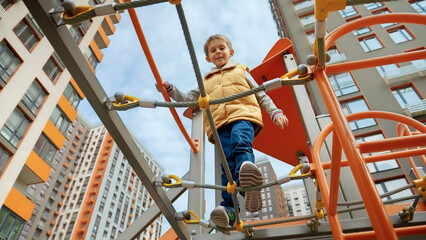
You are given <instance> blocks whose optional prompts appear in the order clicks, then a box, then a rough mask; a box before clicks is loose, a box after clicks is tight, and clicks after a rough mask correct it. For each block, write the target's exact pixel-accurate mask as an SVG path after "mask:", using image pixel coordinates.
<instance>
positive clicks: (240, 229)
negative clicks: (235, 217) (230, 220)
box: [234, 221, 244, 232]
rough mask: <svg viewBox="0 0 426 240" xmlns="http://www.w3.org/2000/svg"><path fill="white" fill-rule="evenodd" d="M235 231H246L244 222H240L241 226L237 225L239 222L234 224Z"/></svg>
mask: <svg viewBox="0 0 426 240" xmlns="http://www.w3.org/2000/svg"><path fill="white" fill-rule="evenodd" d="M234 226H235V229H236V230H237V231H239V232H242V231H243V229H244V223H243V221H240V224H237V222H235V223H234Z"/></svg>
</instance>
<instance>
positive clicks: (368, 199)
mask: <svg viewBox="0 0 426 240" xmlns="http://www.w3.org/2000/svg"><path fill="white" fill-rule="evenodd" d="M389 22H400V23H415V24H426V16H425V15H420V14H411V13H394V14H384V15H374V16H370V17H365V18H361V19H358V20H354V21H351V22H349V23H347V24H344V25H342V26H341V27H339V28H337V29H335V30H334V31H332V32H331V33H330V34H329V35H328V36H327V37H326V40H325V50H327V49H328V48H329V47H330V46H331V45H332V44H333V43H334V41H336V40H337V39H338V38H340V37H342V36H343V35H345V34H346V33H349V32H352V31H354V30H356V29H359V28H363V27H367V26H370V25H374V24H382V23H389ZM425 58H426V50H420V51H416V52H408V53H401V54H395V55H391V56H384V57H378V58H372V59H367V60H358V61H353V62H346V63H341V64H335V65H332V66H328V67H326V68H322V69H320V68H317V69H315V70H314V77H315V78H316V80H317V82H318V87H319V89H320V91H321V94H322V96H323V98H324V101H325V103H326V106H327V109H328V111H329V114H330V118H331V120H332V124H330V125H329V126H328V127H327V128H325V129H324V130H323V131H322V132H321V133H320V135H319V136H318V138H317V139H316V141H315V143H314V146H313V149H312V155H313V156H312V160H313V167H314V169H315V175H316V179H317V180H318V184H319V186H320V189H321V194H322V196H323V200H324V203H325V208H326V210H327V213H328V217H329V221H330V226H331V229H332V233H333V237H334V238H335V239H355V238H356V239H372V238H373V237H374V238H377V239H386V240H388V239H398V235H411V234H416V233H418V231H419V229H421V230H420V231H424V229H425V227H414V228H413V227H403V228H398V229H394V227H393V225H392V223H391V221H390V218H389V217H388V214H387V213H386V210H385V208H384V205H383V202H382V200H381V197H380V195H379V193H378V191H377V189H376V187H375V184H374V181H373V179H372V176H371V174H370V172H369V170H368V168H367V165H366V163H367V162H375V161H382V160H387V159H394V158H401V157H409V158H411V157H413V156H419V155H420V156H421V157H422V159H423V163H425V162H426V160H425V158H424V156H422V155H424V154H426V148H424V147H423V148H420V147H421V146H422V145H423V146H424V145H426V126H424V125H423V124H422V123H420V122H418V121H416V120H414V119H411V118H409V117H406V116H402V115H399V114H395V113H388V112H380V111H372V112H362V113H357V114H352V115H348V116H345V114H344V113H343V111H342V109H341V106H340V103H339V101H338V99H337V98H336V96H335V94H334V91H333V88H332V86H331V84H330V82H329V80H328V77H327V75H329V74H333V73H339V72H348V71H353V70H357V69H363V68H369V67H375V66H382V65H387V64H392V63H398V62H406V61H412V60H417V59H425ZM363 118H384V119H388V120H393V121H396V122H399V123H402V124H404V125H399V128H398V133H399V134H398V137H395V138H391V139H383V140H380V141H374V142H367V143H356V142H355V137H354V135H353V133H352V130H351V129H350V127H349V124H348V122H349V121H353V120H356V119H363ZM406 125H409V126H411V127H413V128H415V129H416V130H418V131H419V133H415V134H412V133H411V132H410V131H409V129H408V127H407V126H406ZM400 128H402V130H400ZM331 130H334V131H333V143H332V145H333V150H332V156H331V162H330V163H322V162H321V159H320V150H321V146H322V144H323V142H324V140H325V138H326V137H327V136H328V134H329V133H330V132H331ZM413 147H414V148H415V149H410V150H406V151H402V152H390V153H386V154H381V155H374V156H369V157H364V156H362V153H366V152H378V151H384V150H395V149H402V148H405V149H408V148H413ZM342 150H343V151H344V153H345V155H346V157H347V160H345V161H344V160H342V159H341V152H342ZM410 163H411V164H412V166H413V169H416V167H415V163H414V161H413V160H412V159H411V160H410ZM343 166H349V167H350V169H351V171H352V174H353V176H354V179H355V182H356V184H357V186H358V189H359V191H360V194H361V197H362V200H363V201H364V204H365V208H366V210H367V213H368V216H369V218H370V221H371V224H372V226H373V230H374V231H366V232H362V233H356V234H344V233H343V231H342V226H341V225H340V221H339V219H338V216H337V194H338V187H339V177H340V169H341V167H343ZM328 168H329V169H330V185H328V182H327V178H326V176H325V172H324V169H328ZM415 171H416V170H415ZM416 176H418V177H419V173H418V172H417V171H416Z"/></svg>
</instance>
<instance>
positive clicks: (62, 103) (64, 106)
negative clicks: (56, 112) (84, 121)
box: [58, 95, 77, 122]
mask: <svg viewBox="0 0 426 240" xmlns="http://www.w3.org/2000/svg"><path fill="white" fill-rule="evenodd" d="M58 106H59V107H60V108H61V110H62V111H63V112H64V113H65V115H67V117H68V119H69V120H70V121H71V122H74V120H75V118H76V117H77V111H76V110H75V109H74V108H73V106H72V105H71V103H70V102H69V101H68V99H67V98H66V97H65V96H64V95H62V96H61V98H60V99H59V101H58Z"/></svg>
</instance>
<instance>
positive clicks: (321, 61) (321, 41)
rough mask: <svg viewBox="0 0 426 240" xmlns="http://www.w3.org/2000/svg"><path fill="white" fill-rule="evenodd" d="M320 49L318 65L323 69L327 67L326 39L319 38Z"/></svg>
mask: <svg viewBox="0 0 426 240" xmlns="http://www.w3.org/2000/svg"><path fill="white" fill-rule="evenodd" d="M316 41H317V48H318V63H317V67H319V68H323V67H324V66H325V49H324V38H317V39H316Z"/></svg>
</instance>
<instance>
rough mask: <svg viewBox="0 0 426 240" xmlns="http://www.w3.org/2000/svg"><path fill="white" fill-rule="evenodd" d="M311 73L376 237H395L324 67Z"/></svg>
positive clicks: (387, 239)
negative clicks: (315, 80)
mask: <svg viewBox="0 0 426 240" xmlns="http://www.w3.org/2000/svg"><path fill="white" fill-rule="evenodd" d="M314 76H315V78H316V79H317V82H318V86H319V89H320V91H321V94H322V96H323V98H324V101H325V103H326V106H327V109H328V111H329V113H330V118H331V120H332V121H333V124H334V130H335V131H336V133H337V135H338V136H339V139H340V142H341V144H342V148H343V151H344V152H345V154H346V156H347V158H348V161H349V166H350V168H351V170H352V173H353V175H354V178H355V182H356V183H357V185H358V189H359V191H360V194H361V197H362V199H363V201H364V204H365V207H366V210H367V213H368V215H369V217H370V221H371V224H372V226H373V229H374V230H375V232H376V236H377V238H378V239H386V240H389V239H395V240H396V239H398V237H397V235H396V233H395V230H394V228H393V226H392V223H391V221H390V219H389V217H388V216H387V214H386V211H385V208H384V206H383V202H382V200H381V198H380V196H379V193H378V192H377V189H376V187H375V185H374V181H373V179H372V177H371V175H370V173H369V171H368V169H367V166H366V164H365V162H364V160H363V157H362V156H361V154H360V152H359V151H358V150H357V149H356V148H355V145H356V144H355V138H354V136H353V134H352V130H351V129H350V128H349V124H348V121H347V120H346V117H345V115H344V113H343V111H342V109H341V106H340V103H339V101H338V100H337V98H336V96H335V95H334V92H333V88H332V87H331V85H330V82H329V81H328V78H327V74H326V73H325V70H324V69H316V70H315V72H314ZM331 164H332V166H331V168H333V167H334V166H333V165H334V164H335V163H333V162H332V163H331ZM339 165H340V163H339ZM339 165H337V164H336V166H335V167H340V166H339ZM330 177H331V179H333V178H335V179H334V181H336V179H337V178H338V177H339V176H335V175H333V176H330ZM321 190H322V189H321Z"/></svg>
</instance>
